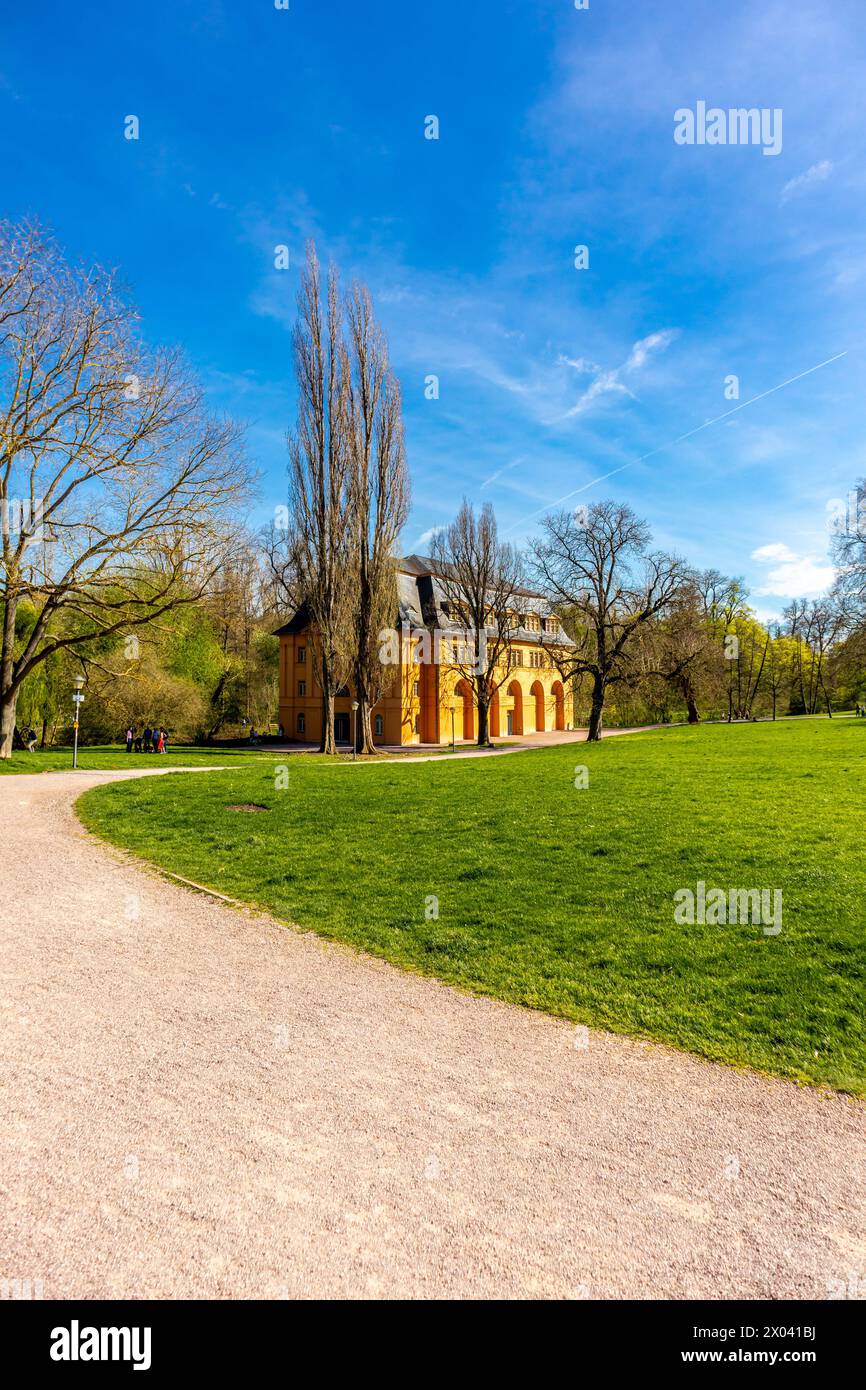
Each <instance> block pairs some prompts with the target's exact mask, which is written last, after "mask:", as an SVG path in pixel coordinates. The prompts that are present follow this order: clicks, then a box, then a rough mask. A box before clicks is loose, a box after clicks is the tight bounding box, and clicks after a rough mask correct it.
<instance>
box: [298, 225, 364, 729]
mask: <svg viewBox="0 0 866 1390" xmlns="http://www.w3.org/2000/svg"><path fill="white" fill-rule="evenodd" d="M294 344H295V372H296V375H297V384H298V423H297V428H296V430H295V433H294V435H292V436H291V437H290V439H289V490H290V497H291V503H292V510H293V518H294V533H295V536H296V539H297V545H296V549H295V559H296V563H297V575H298V583H299V587H300V590H301V592H302V593H303V595H304V598H305V601H306V603H307V604H308V606H309V611H310V619H311V640H312V643H313V647H314V650H315V652H316V658H317V664H318V667H319V684H320V686H321V690H322V739H321V745H320V747H321V751H322V752H323V753H335V752H336V748H337V745H336V739H335V735H334V706H335V700H336V697H337V692H338V690H340V689H341V688H342V686H343V685H344V684H345V682H346V681H347V680H348V678H349V674H350V671H351V667H352V648H353V642H352V636H351V620H352V606H353V593H352V589H353V583H354V575H353V569H354V566H353V560H352V547H353V543H354V540H355V536H354V532H353V526H352V450H351V447H350V420H349V381H350V372H351V368H350V363H349V358H348V353H347V350H346V345H345V342H344V339H343V316H342V308H341V302H340V292H339V285H338V280H337V272H336V270H335V269H334V268H333V267H332V268H331V269H330V271H329V273H328V283H327V300H326V303H325V304H324V305H323V304H322V286H321V275H320V270H319V261H318V257H317V256H316V249H315V247H314V246H313V245H312V243H311V244H310V245H309V247H308V248H307V265H306V270H305V271H304V273H303V275H302V277H301V286H300V290H299V293H298V323H297V325H296V328H295V335H294Z"/></svg>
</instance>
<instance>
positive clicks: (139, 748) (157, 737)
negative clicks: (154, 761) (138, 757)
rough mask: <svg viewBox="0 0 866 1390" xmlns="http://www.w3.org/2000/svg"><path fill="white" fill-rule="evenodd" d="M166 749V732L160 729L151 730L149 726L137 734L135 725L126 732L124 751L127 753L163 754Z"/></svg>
mask: <svg viewBox="0 0 866 1390" xmlns="http://www.w3.org/2000/svg"><path fill="white" fill-rule="evenodd" d="M167 749H168V731H167V730H166V729H161V728H153V729H152V728H151V727H150V725H148V727H147V728H146V729H144V730H143V732H142V733H138V732H137V730H136V728H135V725H130V727H129V728H128V729H127V731H126V751H127V753H132V752H136V753H165V752H166V751H167Z"/></svg>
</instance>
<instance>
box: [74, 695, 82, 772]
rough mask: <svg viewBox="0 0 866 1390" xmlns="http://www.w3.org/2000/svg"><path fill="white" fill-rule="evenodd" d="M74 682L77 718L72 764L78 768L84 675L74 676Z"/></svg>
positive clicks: (75, 721)
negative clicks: (79, 727) (79, 726)
mask: <svg viewBox="0 0 866 1390" xmlns="http://www.w3.org/2000/svg"><path fill="white" fill-rule="evenodd" d="M72 684H73V687H74V689H73V691H72V703H73V705H74V706H75V718H74V720H73V722H72V766H73V768H76V767H78V716H79V714H80V713H81V706H82V704H83V702H84V696H83V695H82V693H81V687H82V686H83V685H84V677H83V676H73V677H72Z"/></svg>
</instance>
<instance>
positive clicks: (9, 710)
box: [0, 690, 18, 758]
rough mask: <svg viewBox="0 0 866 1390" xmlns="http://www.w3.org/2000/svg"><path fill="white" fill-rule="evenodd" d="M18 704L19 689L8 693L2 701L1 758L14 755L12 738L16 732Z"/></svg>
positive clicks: (0, 721)
mask: <svg viewBox="0 0 866 1390" xmlns="http://www.w3.org/2000/svg"><path fill="white" fill-rule="evenodd" d="M17 705H18V691H17V690H15V691H13V692H12V693H11V694H6V695H5V696H4V697H3V700H2V702H0V758H11V757H12V739H13V737H14V734H15V711H16V708H17Z"/></svg>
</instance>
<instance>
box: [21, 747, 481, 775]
mask: <svg viewBox="0 0 866 1390" xmlns="http://www.w3.org/2000/svg"><path fill="white" fill-rule="evenodd" d="M458 746H460V745H458ZM462 746H463V747H464V748H470V749H471V748H472V746H473V745H472V744H464V745H462ZM497 746H499V745H496V744H494V747H497ZM450 752H451V749H450V747H446V746H443V747H441V748H425V750H424V754H425V756H432V755H436V756H441V757H444V756H445V755H446V754H448V753H450ZM411 753H412V750H411V748H407V749H406V752H405V753H401V752H397V753H394V752H391V751H389V752H387V753H379V754H377V755H376V757H375V758H371V759H369V761H371V762H378V761H380V760H381V761H386V760H391V761H394V760H399V759H400V758H402V757H405V756H411ZM294 756H295V755H294V754H293V755H292V757H293V758H294ZM303 756H304V759H305V761H312V762H320V763H327V764H329V765H330V764H332V763H333V762H337V763H341V762H351V761H352V755H351V753H350V752H340V753H339V754H338V755H337V757H336V758H325V757H322V756H320V755H319V754H318V753H305V754H304V755H303ZM280 757H281V754H280V753H279V752H275V751H274V750H273V749H269V748H267V747H261V746H259V747H256V748H248V747H230V748H222V747H220V746H219V745H216V746H215V747H202V746H201V745H199V744H195V745H189V746H186V745H178V746H174V745H171V744H170V745H169V749H168V752H167V753H161V754H157V753H129V754H128V753H127V752H126V749H125V748H123V747H120V746H119V745H118V744H111V745H108V744H106V745H104V746H103V747H90V746H87V747H82V748H79V750H78V766H79V768H81V770H82V771H84V772H86V771H87V769H88V768H90V769H92V770H95V771H106V770H109V771H110V770H111V769H113V768H127V769H128V768H135V767H146V768H149V767H196V766H197V765H198V764H199V763H201V764H202V765H203V766H204V765H208V766H214V767H215V766H217V765H218V764H223V765H228V766H232V765H234V764H235V763H239V764H240V763H249V762H251V761H255V762H257V763H261V761H262V759H265V760H266V761H267V765H268V767H270V766H271V765H272V764H273V763H274V761H276V760H278V759H279V758H280ZM71 768H72V749H71V748H47V749H46V750H45V751H44V752H40V751H39V750H38V749H37V750H36V752H34V753H28V752H27V751H26V750H25V751H24V752H21V751H20V750H19V749H16V750H15V752H14V753H13V754H12V757H11V758H4V759H2V760H0V776H2V774H3V773H6V774H7V776H8V775H9V774H10V773H22V774H23V773H29V772H69V771H70V770H71Z"/></svg>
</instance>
